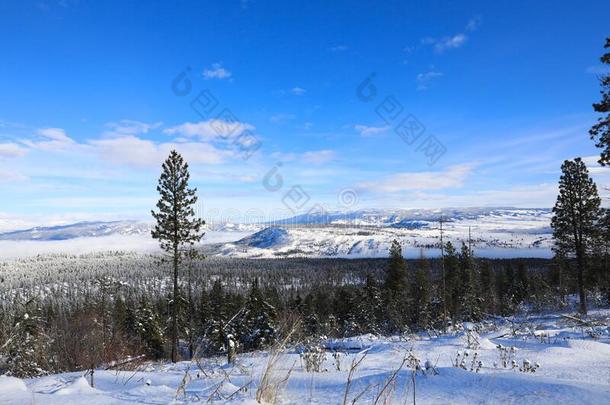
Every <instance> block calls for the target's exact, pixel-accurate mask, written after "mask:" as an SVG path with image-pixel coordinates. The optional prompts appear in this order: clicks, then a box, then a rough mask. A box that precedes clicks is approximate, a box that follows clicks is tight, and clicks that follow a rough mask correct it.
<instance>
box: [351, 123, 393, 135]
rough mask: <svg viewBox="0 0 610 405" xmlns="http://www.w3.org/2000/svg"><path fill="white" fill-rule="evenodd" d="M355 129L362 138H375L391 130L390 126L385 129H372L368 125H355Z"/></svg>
mask: <svg viewBox="0 0 610 405" xmlns="http://www.w3.org/2000/svg"><path fill="white" fill-rule="evenodd" d="M354 129H355V130H356V131H358V133H360V135H361V136H364V137H367V136H374V135H379V134H381V133H384V132H386V131H387V130H389V129H390V127H389V126H388V125H386V126H383V127H370V126H368V125H354Z"/></svg>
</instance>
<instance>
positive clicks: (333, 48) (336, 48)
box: [328, 45, 349, 52]
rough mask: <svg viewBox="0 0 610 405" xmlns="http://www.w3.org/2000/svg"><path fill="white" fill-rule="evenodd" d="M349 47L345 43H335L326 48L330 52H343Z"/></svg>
mask: <svg viewBox="0 0 610 405" xmlns="http://www.w3.org/2000/svg"><path fill="white" fill-rule="evenodd" d="M348 49H349V48H348V47H347V46H346V45H335V46H331V47H330V48H328V50H330V51H332V52H343V51H347V50H348Z"/></svg>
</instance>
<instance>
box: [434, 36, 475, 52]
mask: <svg viewBox="0 0 610 405" xmlns="http://www.w3.org/2000/svg"><path fill="white" fill-rule="evenodd" d="M466 39H468V37H467V36H466V34H455V35H453V36H451V37H445V38H441V39H439V40H438V41H436V43H435V44H434V50H435V51H436V52H438V53H443V52H445V51H446V50H447V49H455V48H459V47H460V46H462V45H464V44H465V43H466Z"/></svg>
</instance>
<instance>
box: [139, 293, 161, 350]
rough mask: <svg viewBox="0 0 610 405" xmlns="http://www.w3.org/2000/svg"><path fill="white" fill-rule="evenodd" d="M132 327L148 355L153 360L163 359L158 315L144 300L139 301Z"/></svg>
mask: <svg viewBox="0 0 610 405" xmlns="http://www.w3.org/2000/svg"><path fill="white" fill-rule="evenodd" d="M134 326H135V331H136V333H137V334H138V337H139V338H140V340H141V341H142V343H143V344H144V346H145V348H146V351H147V353H148V355H149V356H150V357H152V358H153V359H155V360H158V359H160V358H161V357H163V354H164V350H163V344H164V340H163V328H162V327H161V321H160V319H159V315H158V314H157V313H156V311H155V310H154V309H153V308H152V307H151V306H150V304H149V303H148V302H147V301H146V300H145V299H142V300H141V301H140V305H139V306H138V308H137V309H136V311H135V325H134Z"/></svg>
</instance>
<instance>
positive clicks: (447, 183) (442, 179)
mask: <svg viewBox="0 0 610 405" xmlns="http://www.w3.org/2000/svg"><path fill="white" fill-rule="evenodd" d="M473 170H474V165H472V164H462V165H455V166H449V167H448V168H447V169H445V170H442V171H428V172H404V173H394V174H392V175H389V176H386V177H384V178H381V179H379V180H377V181H374V182H363V183H360V184H359V187H361V188H364V189H367V190H372V191H375V192H380V193H398V192H402V191H414V190H443V189H449V188H459V187H462V186H463V185H464V182H465V180H466V179H467V178H468V177H469V176H470V175H471V174H472V172H473Z"/></svg>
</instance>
